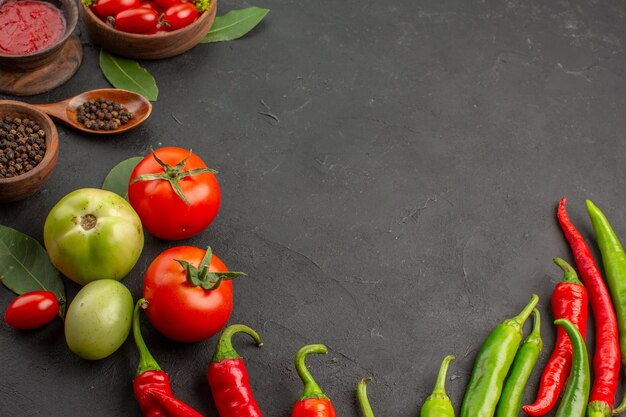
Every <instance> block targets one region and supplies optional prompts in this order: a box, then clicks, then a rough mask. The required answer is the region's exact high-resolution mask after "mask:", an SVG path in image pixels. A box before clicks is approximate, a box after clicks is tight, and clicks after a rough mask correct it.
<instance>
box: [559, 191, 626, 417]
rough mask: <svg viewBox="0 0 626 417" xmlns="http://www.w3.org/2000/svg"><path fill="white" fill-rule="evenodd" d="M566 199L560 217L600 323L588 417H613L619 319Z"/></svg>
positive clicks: (617, 371)
mask: <svg viewBox="0 0 626 417" xmlns="http://www.w3.org/2000/svg"><path fill="white" fill-rule="evenodd" d="M565 202H566V199H565V197H563V198H562V199H561V202H560V203H559V208H558V210H557V218H558V219H559V223H560V225H561V229H562V230H563V234H564V235H565V238H566V239H567V241H568V242H569V245H570V247H571V248H572V253H573V255H574V260H575V261H576V266H577V267H578V272H580V277H581V279H582V281H583V284H585V288H587V292H588V293H589V301H591V312H592V313H593V317H594V319H595V324H596V326H595V327H596V349H595V353H594V356H593V368H594V371H595V372H594V373H593V374H594V379H593V385H592V387H591V394H590V395H589V405H588V407H587V416H588V417H601V416H602V417H608V416H610V415H611V409H612V406H613V402H614V401H615V390H616V389H617V382H618V377H619V366H620V351H619V342H618V336H617V319H616V317H615V310H614V309H613V304H612V302H611V296H610V295H609V291H608V290H607V288H606V285H604V280H603V279H602V275H601V274H600V271H599V270H598V267H597V266H596V262H595V261H594V260H593V256H592V255H591V252H590V251H589V248H588V247H587V244H586V243H585V241H584V240H583V238H582V236H581V235H580V233H579V232H578V230H576V228H575V227H574V225H572V223H571V221H570V219H569V217H568V216H567V211H565Z"/></svg>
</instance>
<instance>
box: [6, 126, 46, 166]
mask: <svg viewBox="0 0 626 417" xmlns="http://www.w3.org/2000/svg"><path fill="white" fill-rule="evenodd" d="M34 132H36V133H34ZM0 138H1V139H0V178H10V177H16V176H18V175H21V174H24V173H26V172H28V171H31V170H32V169H34V168H35V166H36V165H37V164H38V163H39V162H41V161H42V160H43V155H44V153H45V150H46V139H45V138H46V133H45V132H44V131H43V130H41V129H40V127H39V126H38V125H37V124H36V123H35V122H34V121H32V120H29V119H27V118H24V119H20V118H19V117H15V118H11V117H0Z"/></svg>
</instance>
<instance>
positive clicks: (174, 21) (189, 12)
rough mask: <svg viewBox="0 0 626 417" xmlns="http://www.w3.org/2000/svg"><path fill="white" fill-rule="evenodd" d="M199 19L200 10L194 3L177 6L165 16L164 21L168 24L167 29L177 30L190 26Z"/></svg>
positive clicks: (169, 9) (168, 10) (171, 8)
mask: <svg viewBox="0 0 626 417" xmlns="http://www.w3.org/2000/svg"><path fill="white" fill-rule="evenodd" d="M197 18H198V9H196V6H195V5H194V4H193V3H181V4H176V5H174V6H172V7H170V8H168V9H167V10H165V13H164V14H163V20H165V21H166V22H167V24H166V25H165V27H164V28H165V29H167V30H170V31H171V30H176V29H182V28H184V27H185V26H189V25H190V24H192V23H193V22H194V21H195V20H196V19H197Z"/></svg>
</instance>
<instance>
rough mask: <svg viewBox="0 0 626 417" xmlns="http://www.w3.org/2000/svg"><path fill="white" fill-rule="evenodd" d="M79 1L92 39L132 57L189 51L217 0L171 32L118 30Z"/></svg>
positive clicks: (212, 15)
mask: <svg viewBox="0 0 626 417" xmlns="http://www.w3.org/2000/svg"><path fill="white" fill-rule="evenodd" d="M78 3H79V5H78V7H79V11H80V17H81V19H82V20H83V23H84V25H85V29H87V33H89V36H90V37H91V39H93V40H94V41H95V42H96V43H98V44H100V45H101V46H102V47H103V48H104V49H106V50H107V51H110V52H112V53H114V54H116V55H120V56H124V57H126V58H133V59H162V58H169V57H172V56H176V55H180V54H182V53H183V52H186V51H188V50H189V49H191V48H193V47H194V46H196V44H197V43H198V42H200V40H201V39H202V38H204V36H205V35H206V34H207V33H208V32H209V30H210V29H211V25H212V24H213V20H215V13H216V12H217V0H211V2H210V4H209V8H208V10H206V11H204V12H203V13H202V14H201V15H200V16H198V18H197V19H196V20H195V21H194V22H193V23H192V24H190V25H189V26H186V27H184V28H182V29H178V30H174V31H172V32H165V33H156V34H153V35H142V34H135V33H128V32H122V31H120V30H117V29H115V28H113V26H111V25H109V24H107V23H105V22H104V21H102V20H101V19H100V18H99V17H98V16H97V15H96V14H95V13H94V12H93V11H92V10H91V8H89V7H87V6H85V5H84V4H83V3H82V2H81V1H80V0H78Z"/></svg>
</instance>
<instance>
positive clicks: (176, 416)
mask: <svg viewBox="0 0 626 417" xmlns="http://www.w3.org/2000/svg"><path fill="white" fill-rule="evenodd" d="M145 304H146V301H145V300H144V299H143V298H142V299H140V300H139V301H137V304H136V305H135V311H134V314H133V336H134V338H135V344H136V345H137V350H138V351H139V366H138V367H137V376H136V377H135V379H134V380H133V389H134V391H135V397H136V398H137V402H138V403H139V408H141V412H142V414H143V415H144V416H145V417H202V414H200V413H199V412H197V411H196V410H194V409H193V408H191V407H190V406H188V405H187V404H185V403H183V402H182V401H180V400H178V399H176V398H174V394H173V393H172V387H171V386H170V379H169V377H168V376H167V374H166V373H165V372H163V371H162V370H161V368H160V367H159V364H158V363H157V362H156V360H154V357H152V354H150V351H149V350H148V348H147V347H146V344H145V342H144V340H143V337H142V336H141V329H140V324H139V311H140V309H141V308H142V307H143V306H144V305H145Z"/></svg>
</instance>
